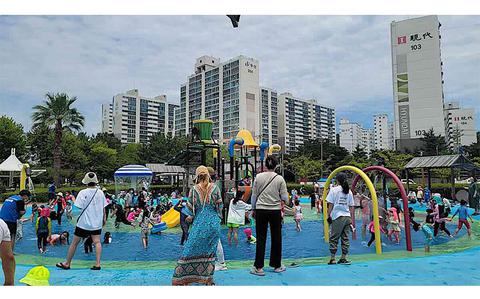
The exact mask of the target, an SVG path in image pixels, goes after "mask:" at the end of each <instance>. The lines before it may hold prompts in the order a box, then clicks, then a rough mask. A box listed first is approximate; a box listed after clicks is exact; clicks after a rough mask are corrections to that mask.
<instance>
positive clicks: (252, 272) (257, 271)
mask: <svg viewBox="0 0 480 299" xmlns="http://www.w3.org/2000/svg"><path fill="white" fill-rule="evenodd" d="M250 274H253V275H257V276H265V272H264V271H263V269H260V270H258V269H257V268H255V267H253V268H252V270H250Z"/></svg>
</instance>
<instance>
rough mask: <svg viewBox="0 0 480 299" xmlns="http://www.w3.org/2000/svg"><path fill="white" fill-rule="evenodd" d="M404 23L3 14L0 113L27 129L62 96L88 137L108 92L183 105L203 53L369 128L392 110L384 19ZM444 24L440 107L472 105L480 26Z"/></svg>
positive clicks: (456, 20) (460, 20)
mask: <svg viewBox="0 0 480 299" xmlns="http://www.w3.org/2000/svg"><path fill="white" fill-rule="evenodd" d="M405 18H406V17H399V16H395V17H391V16H242V17H241V21H240V27H239V28H237V29H233V28H232V27H231V24H230V21H229V20H228V19H227V18H226V17H225V16H138V17H135V16H84V17H80V16H79V17H60V16H59V17H57V16H52V17H40V16H18V17H16V16H3V17H0V49H2V50H1V51H0V61H1V63H2V72H1V73H0V107H2V108H0V114H4V113H6V114H8V115H11V116H13V117H15V118H16V119H18V120H19V121H21V122H22V123H23V124H24V125H25V127H26V128H29V127H30V125H31V122H30V121H29V116H30V113H31V107H32V106H33V105H35V104H38V103H39V101H41V100H42V99H43V95H44V94H45V93H46V92H47V91H65V92H67V93H69V94H71V95H75V96H77V97H78V99H79V101H78V105H79V108H80V110H81V111H82V113H84V114H85V116H86V128H85V129H86V130H87V131H88V132H89V133H94V132H97V131H99V130H100V114H101V111H100V104H101V103H105V102H108V101H110V100H111V98H112V96H113V95H114V94H116V93H119V92H123V91H125V90H127V89H130V88H133V87H134V86H135V87H136V88H139V89H140V92H141V93H142V94H144V95H147V96H155V95H158V94H166V95H167V97H168V99H169V100H170V101H172V102H178V98H179V87H180V84H182V83H183V82H184V81H185V80H186V77H187V76H188V75H189V74H191V73H192V71H193V65H194V62H195V59H196V58H197V57H198V56H201V55H204V54H209V55H213V56H216V57H219V58H221V59H222V60H226V59H229V58H231V57H234V56H237V55H240V54H243V55H247V56H251V57H254V58H256V59H258V60H259V61H260V70H261V75H260V76H261V77H260V80H261V84H262V85H263V86H267V87H271V88H275V89H277V90H278V91H279V92H284V91H290V92H292V93H294V94H295V95H298V96H300V97H305V98H316V99H318V100H319V101H320V102H322V103H325V104H329V105H333V106H335V107H336V108H337V113H338V115H339V116H348V117H349V118H351V119H352V120H354V121H361V122H365V123H366V124H367V126H368V124H369V123H370V122H371V115H373V114H374V113H378V112H387V113H390V114H391V112H392V108H393V103H392V86H391V57H390V43H389V41H390V22H391V21H392V20H401V19H405ZM440 21H441V22H442V25H443V26H442V59H443V61H444V71H445V96H446V99H447V100H448V99H457V100H460V101H461V102H462V103H463V104H464V105H465V106H467V105H468V106H478V103H479V102H480V99H479V87H478V86H479V85H480V84H479V83H480V82H479V75H478V69H480V62H479V54H480V34H479V33H480V32H479V30H480V27H479V23H480V18H479V17H476V16H470V17H462V16H451V17H447V16H441V17H440ZM478 110H480V109H478ZM478 113H480V111H477V114H478ZM478 119H479V120H478V122H479V123H480V115H479V116H478Z"/></svg>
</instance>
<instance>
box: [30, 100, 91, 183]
mask: <svg viewBox="0 0 480 299" xmlns="http://www.w3.org/2000/svg"><path fill="white" fill-rule="evenodd" d="M45 98H46V99H47V100H46V101H45V104H44V105H36V106H34V107H33V110H34V112H33V114H32V120H33V129H35V128H37V127H40V126H48V127H49V128H51V129H53V130H54V133H55V140H54V147H53V170H54V173H53V178H54V181H55V183H56V184H57V185H60V184H61V180H60V179H61V178H60V169H61V167H62V157H61V153H62V151H61V144H62V135H63V130H71V131H79V130H80V129H81V128H82V127H83V125H84V121H85V118H84V117H83V115H82V114H81V113H80V112H79V111H78V110H77V109H76V108H72V105H73V103H75V101H76V100H77V97H69V96H68V95H67V94H66V93H56V94H54V93H47V94H46V95H45Z"/></svg>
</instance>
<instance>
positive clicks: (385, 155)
mask: <svg viewBox="0 0 480 299" xmlns="http://www.w3.org/2000/svg"><path fill="white" fill-rule="evenodd" d="M413 157H414V156H413V155H411V154H405V153H400V152H397V151H393V150H380V151H374V152H372V155H371V164H378V162H379V161H383V162H384V163H385V164H384V166H385V167H386V168H388V169H390V170H391V171H393V172H394V173H395V174H396V175H397V176H399V177H401V176H402V171H403V170H404V169H405V165H407V163H408V162H409V161H410V160H411V159H412V158H413Z"/></svg>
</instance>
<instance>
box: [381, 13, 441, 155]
mask: <svg viewBox="0 0 480 299" xmlns="http://www.w3.org/2000/svg"><path fill="white" fill-rule="evenodd" d="M440 26H441V25H440V23H439V22H438V18H437V16H426V17H420V18H414V19H408V20H404V21H400V22H396V21H393V22H392V23H391V28H390V29H391V47H392V81H393V101H394V117H395V121H394V134H395V143H396V149H397V150H405V149H410V150H414V149H415V148H416V147H419V146H421V141H420V138H422V137H423V134H424V133H425V132H427V131H428V130H430V129H431V128H433V130H434V132H435V134H440V135H442V136H445V124H444V118H443V98H444V97H443V72H442V61H441V53H440V39H441V36H440Z"/></svg>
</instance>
